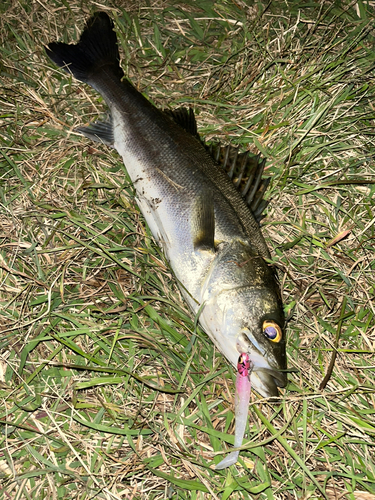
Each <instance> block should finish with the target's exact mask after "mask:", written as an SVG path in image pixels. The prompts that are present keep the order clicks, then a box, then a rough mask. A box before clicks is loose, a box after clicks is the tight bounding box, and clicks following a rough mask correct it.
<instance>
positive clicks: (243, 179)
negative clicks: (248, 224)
mask: <svg viewBox="0 0 375 500" xmlns="http://www.w3.org/2000/svg"><path fill="white" fill-rule="evenodd" d="M164 112H165V113H166V114H167V115H168V116H170V117H171V118H172V119H173V120H174V121H175V122H176V123H177V124H178V125H180V127H182V128H183V129H184V130H186V132H189V134H191V135H192V136H194V137H196V138H197V139H199V140H200V141H201V142H202V144H203V145H204V146H205V148H206V149H207V151H208V152H209V153H210V155H211V156H212V158H213V159H214V160H215V161H216V163H218V164H219V165H220V166H221V167H222V168H223V170H225V171H226V172H227V174H228V177H229V178H230V179H231V180H232V182H233V184H234V185H235V187H236V188H237V189H238V191H239V192H240V193H241V196H242V197H243V198H244V199H245V201H246V203H247V205H248V207H249V208H250V210H251V211H252V213H253V215H254V217H255V220H256V221H257V222H258V223H260V221H261V220H262V218H263V217H264V215H263V211H264V209H265V208H266V207H267V205H268V201H266V200H264V199H263V196H264V193H265V192H266V189H267V187H268V184H269V183H270V178H266V179H262V175H263V170H264V165H265V163H266V160H265V158H263V159H262V158H261V157H260V155H253V154H251V153H250V152H249V151H245V152H244V153H239V149H238V147H235V146H232V145H231V144H228V145H227V146H222V145H221V144H220V142H213V143H210V144H206V143H205V142H204V141H203V140H202V139H201V138H200V136H199V134H198V128H197V122H196V120H195V116H194V111H193V110H192V109H191V108H177V109H175V110H173V111H172V110H170V109H167V110H165V111H164Z"/></svg>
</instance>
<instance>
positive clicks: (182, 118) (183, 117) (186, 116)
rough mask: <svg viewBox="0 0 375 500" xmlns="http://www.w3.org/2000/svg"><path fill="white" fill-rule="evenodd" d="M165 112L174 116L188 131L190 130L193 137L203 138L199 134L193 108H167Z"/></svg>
mask: <svg viewBox="0 0 375 500" xmlns="http://www.w3.org/2000/svg"><path fill="white" fill-rule="evenodd" d="M164 113H165V114H166V115H168V116H170V117H171V118H173V120H174V121H175V122H176V123H177V124H178V125H180V127H182V128H183V129H184V130H186V132H189V134H191V135H192V136H193V137H196V138H197V139H199V140H201V138H200V136H199V134H198V128H197V122H196V121H195V115H194V111H193V110H192V109H191V108H177V109H174V110H173V111H172V110H171V109H165V110H164Z"/></svg>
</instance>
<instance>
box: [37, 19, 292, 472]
mask: <svg viewBox="0 0 375 500" xmlns="http://www.w3.org/2000/svg"><path fill="white" fill-rule="evenodd" d="M45 50H46V53H47V55H48V57H49V58H50V59H51V60H52V61H53V62H54V63H55V64H56V65H57V66H59V67H61V68H63V69H64V70H65V71H66V72H67V73H69V74H71V75H73V76H74V77H75V78H76V79H78V80H79V81H81V82H84V83H86V84H88V85H90V86H91V87H92V88H94V89H95V90H96V91H97V92H99V93H100V94H101V96H102V97H103V98H104V100H105V102H106V104H107V106H108V108H109V111H110V117H109V119H107V120H105V121H97V122H94V123H91V124H90V125H88V126H82V127H79V128H78V129H77V131H78V132H79V133H81V134H82V135H84V136H86V137H88V138H90V139H91V140H94V141H97V142H102V143H104V144H107V145H109V146H111V147H114V148H115V149H116V150H117V151H118V153H119V154H120V156H121V157H122V159H123V161H124V164H125V167H126V169H127V172H128V174H129V176H130V178H131V180H132V183H133V186H134V188H135V193H136V201H137V204H138V206H139V208H140V210H141V212H142V214H143V216H144V218H145V220H146V222H147V224H148V226H149V228H150V230H151V232H152V235H153V237H154V238H155V240H156V242H157V243H158V245H159V246H160V247H161V249H162V250H163V252H164V254H165V257H166V259H167V260H168V262H169V265H170V267H171V269H172V271H173V273H174V276H175V278H176V280H177V283H178V285H179V288H180V290H181V293H182V295H183V297H184V299H185V301H186V303H187V304H188V306H189V308H190V310H191V311H192V314H194V315H195V316H196V317H197V319H198V321H199V323H200V325H201V327H202V328H203V330H204V331H205V332H206V333H207V334H208V336H209V337H210V339H211V340H212V342H213V343H214V344H215V346H216V347H217V348H218V349H219V351H220V352H221V353H222V354H223V355H224V356H225V357H226V358H227V360H228V361H229V362H230V363H231V364H232V365H233V366H234V367H235V368H236V369H237V382H236V397H237V402H236V404H235V406H236V437H235V445H236V447H238V446H239V445H240V443H241V442H242V439H243V436H244V433H245V426H246V418H247V415H248V405H249V397H250V389H251V388H253V389H254V390H255V391H256V392H258V393H259V394H260V395H261V396H263V397H267V398H269V397H278V396H279V394H280V393H279V388H283V387H285V386H286V384H287V375H286V368H287V363H286V334H285V316H284V310H283V303H282V297H281V291H280V285H279V281H278V278H277V273H276V271H275V269H274V267H273V266H272V265H270V264H269V261H270V259H271V256H270V252H269V249H268V247H267V244H266V241H265V239H264V237H263V234H262V231H261V228H260V219H261V217H262V211H263V208H264V206H265V205H266V202H265V201H264V199H263V194H264V190H265V189H266V187H267V181H266V180H264V179H262V172H263V168H264V161H260V158H259V157H256V159H255V160H254V159H252V160H250V159H249V155H248V154H247V153H239V152H238V150H237V149H236V148H234V147H231V146H228V147H221V146H220V145H219V146H218V145H216V146H211V147H210V146H208V145H206V144H205V143H204V141H202V140H201V139H200V137H199V134H198V132H197V125H196V120H195V116H194V113H193V112H192V110H190V109H186V108H179V109H177V110H174V111H172V110H161V109H159V108H157V107H156V106H154V105H153V104H152V103H151V102H150V101H149V100H148V99H147V98H146V97H145V96H144V95H143V94H142V93H140V92H139V91H138V90H137V89H136V88H135V87H134V86H133V85H132V83H131V82H130V81H129V79H127V78H125V75H124V72H123V70H122V69H121V66H120V56H119V50H118V43H117V36H116V33H115V31H114V23H113V21H112V20H111V19H110V17H109V16H108V15H107V14H106V13H104V12H96V13H95V14H94V15H93V16H92V17H90V19H89V20H88V21H87V24H86V26H85V28H84V30H83V32H82V34H81V37H80V39H79V41H78V43H76V44H66V43H61V42H51V43H49V44H48V46H47V47H45ZM223 156H224V157H225V158H224V159H223V158H221V157H223ZM220 158H221V159H220ZM220 161H221V163H222V164H224V166H225V168H221V167H220V166H219V163H220ZM248 163H250V164H251V163H252V164H253V165H252V167H254V168H251V169H250V170H251V173H250V174H247V170H246V168H247V166H248V165H247V164H248ZM245 167H246V168H245ZM259 172H260V173H259ZM245 365H246V368H245V369H244V366H245ZM237 419H239V421H240V423H238V422H237ZM237 429H238V430H237ZM228 456H229V457H231V458H230V459H229V460H227V459H228ZM228 456H227V457H226V458H224V460H223V461H222V462H221V463H220V464H217V466H216V468H217V469H220V468H225V467H228V466H229V465H232V464H233V463H235V462H236V461H237V458H238V453H237V452H236V451H234V452H232V453H231V454H230V455H228Z"/></svg>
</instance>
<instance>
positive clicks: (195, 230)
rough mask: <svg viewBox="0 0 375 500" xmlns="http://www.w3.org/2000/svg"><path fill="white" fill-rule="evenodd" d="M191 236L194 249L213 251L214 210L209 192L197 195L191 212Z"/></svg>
mask: <svg viewBox="0 0 375 500" xmlns="http://www.w3.org/2000/svg"><path fill="white" fill-rule="evenodd" d="M191 225H192V236H193V243H194V249H195V250H208V251H212V252H214V251H215V211H214V200H213V195H212V193H211V192H209V191H207V192H203V193H201V194H200V195H199V196H197V198H196V200H195V203H194V206H193V214H192V224H191Z"/></svg>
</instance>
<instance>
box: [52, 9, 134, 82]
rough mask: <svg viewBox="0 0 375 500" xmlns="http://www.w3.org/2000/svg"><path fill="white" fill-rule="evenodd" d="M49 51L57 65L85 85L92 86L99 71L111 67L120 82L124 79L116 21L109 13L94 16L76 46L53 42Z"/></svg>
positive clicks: (98, 13)
mask: <svg viewBox="0 0 375 500" xmlns="http://www.w3.org/2000/svg"><path fill="white" fill-rule="evenodd" d="M45 50H46V53H47V55H48V57H49V58H50V59H52V61H53V62H54V63H55V64H56V65H57V66H60V67H62V68H63V69H64V70H65V71H66V72H67V73H72V74H73V76H75V78H77V80H80V81H82V82H86V83H89V84H92V81H91V76H92V75H94V74H95V72H96V70H97V69H99V68H101V67H103V66H108V65H111V66H112V67H113V68H112V70H113V71H114V72H115V73H116V76H118V77H119V79H121V78H122V77H123V76H124V73H123V71H122V69H121V68H120V56H119V52H118V46H117V36H116V33H115V32H114V31H113V22H112V20H111V19H110V18H109V16H108V15H107V14H106V13H105V12H96V13H95V14H94V15H93V16H92V17H90V19H89V20H88V22H87V24H86V27H85V29H84V31H83V33H82V35H81V38H80V40H79V42H78V43H77V44H76V45H69V44H67V43H60V42H52V43H50V44H48V47H46V48H45Z"/></svg>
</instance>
